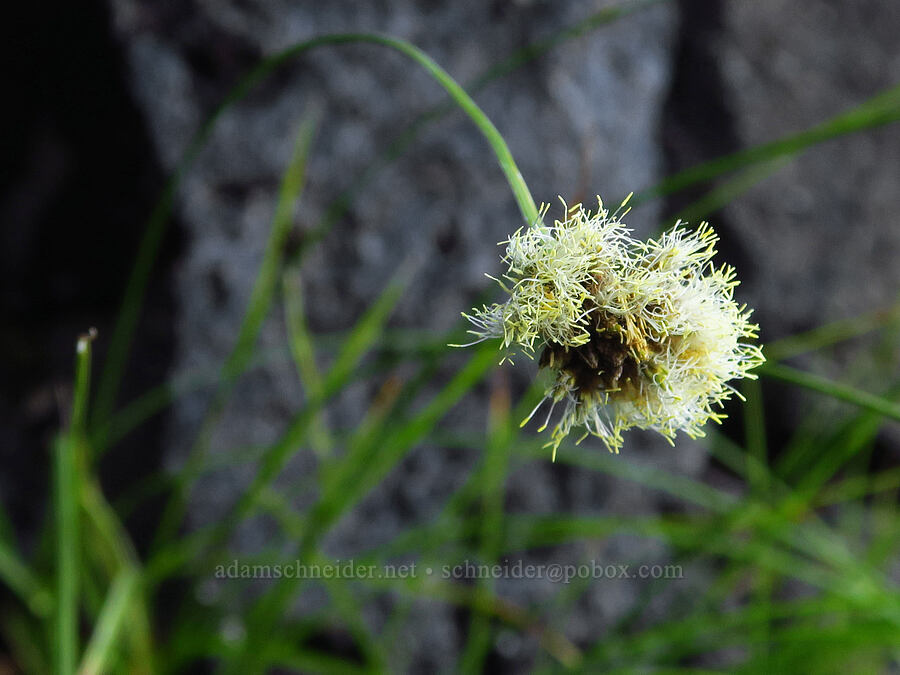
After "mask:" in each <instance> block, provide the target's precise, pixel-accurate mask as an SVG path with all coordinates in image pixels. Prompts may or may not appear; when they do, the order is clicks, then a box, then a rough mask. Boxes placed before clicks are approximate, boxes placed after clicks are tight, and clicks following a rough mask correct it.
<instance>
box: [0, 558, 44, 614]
mask: <svg viewBox="0 0 900 675" xmlns="http://www.w3.org/2000/svg"><path fill="white" fill-rule="evenodd" d="M0 581H3V583H4V584H5V585H6V586H7V588H9V589H10V590H11V591H12V592H13V593H15V594H16V595H17V596H18V597H19V599H20V600H21V601H22V603H23V604H24V605H25V606H26V607H28V609H29V610H30V611H31V612H32V614H34V615H35V616H38V617H46V616H48V615H49V614H50V612H51V611H52V609H53V606H54V602H53V595H52V594H51V592H50V589H48V588H47V587H46V586H45V585H44V584H43V583H42V582H41V581H40V580H39V579H38V577H37V576H36V575H35V573H34V572H33V571H32V570H31V568H29V567H28V565H27V564H26V563H25V561H24V560H22V558H21V557H20V556H19V553H18V551H16V550H15V549H13V548H12V547H11V546H10V545H9V544H8V543H7V542H5V541H0Z"/></svg>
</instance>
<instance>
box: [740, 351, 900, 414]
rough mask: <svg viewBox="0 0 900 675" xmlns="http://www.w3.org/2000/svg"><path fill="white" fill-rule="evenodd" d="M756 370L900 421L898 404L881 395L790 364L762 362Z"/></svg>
mask: <svg viewBox="0 0 900 675" xmlns="http://www.w3.org/2000/svg"><path fill="white" fill-rule="evenodd" d="M757 372H759V373H760V374H761V375H765V376H766V377H771V378H773V379H776V380H780V381H782V382H787V383H788V384H794V385H796V386H798V387H803V388H804V389H809V390H811V391H815V392H818V393H820V394H825V395H826V396H831V397H832V398H836V399H838V400H840V401H845V402H847V403H852V404H853V405H856V406H859V407H860V408H866V409H867V410H871V411H873V412H875V413H878V414H879V415H883V416H884V417H888V418H890V419H893V420H898V421H900V405H897V404H896V403H894V402H892V401H889V400H887V399H885V398H882V397H881V396H876V395H875V394H870V393H868V392H865V391H860V390H859V389H856V388H855V387H851V386H848V385H846V384H841V383H840V382H834V381H833V380H829V379H828V378H825V377H822V376H821V375H814V374H813V373H807V372H804V371H802V370H797V369H796V368H791V367H790V366H784V365H780V364H774V363H765V364H763V365H762V366H760V367H759V369H758V371H757Z"/></svg>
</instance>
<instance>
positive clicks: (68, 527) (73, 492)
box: [54, 331, 96, 675]
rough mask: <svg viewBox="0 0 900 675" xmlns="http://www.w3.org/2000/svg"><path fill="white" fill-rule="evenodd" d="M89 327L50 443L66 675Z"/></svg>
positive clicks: (72, 625) (69, 670) (74, 627)
mask: <svg viewBox="0 0 900 675" xmlns="http://www.w3.org/2000/svg"><path fill="white" fill-rule="evenodd" d="M95 335H96V333H95V332H94V331H91V333H90V334H88V335H82V336H81V337H80V338H79V339H78V344H77V347H76V361H75V391H74V395H73V401H72V419H71V423H70V427H69V429H68V431H66V432H65V433H63V434H62V435H61V436H60V437H59V438H58V439H57V440H56V443H55V444H54V454H55V463H54V466H55V472H54V473H55V475H54V497H55V504H56V621H55V627H56V630H55V647H56V648H55V652H54V663H55V666H56V672H57V673H58V675H72V674H73V673H74V672H75V665H76V663H77V660H78V577H79V574H80V571H79V566H78V562H79V558H80V551H81V546H80V534H79V516H78V487H79V483H80V480H79V476H78V462H77V458H76V453H77V452H78V447H79V444H80V443H83V442H84V438H85V423H86V419H87V405H88V399H89V396H90V373H91V341H92V340H93V339H94V337H95Z"/></svg>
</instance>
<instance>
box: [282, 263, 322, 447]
mask: <svg viewBox="0 0 900 675" xmlns="http://www.w3.org/2000/svg"><path fill="white" fill-rule="evenodd" d="M282 289H283V293H282V295H283V297H284V314H285V321H286V324H287V331H288V340H289V342H290V347H291V356H293V358H294V365H295V366H296V368H297V375H298V376H299V377H300V383H301V385H302V386H303V390H304V391H305V392H306V396H307V399H310V398H321V396H322V387H323V381H322V375H321V373H320V372H319V368H318V366H317V365H316V353H315V349H314V348H313V340H312V335H311V334H310V332H309V328H308V327H307V325H306V311H305V309H304V307H303V287H302V280H301V279H300V274H299V273H298V272H297V270H291V271H287V272H285V274H284V276H283V277H282ZM309 441H310V444H311V445H312V448H313V450H315V451H316V453H317V454H318V455H319V456H320V457H324V456H326V455H328V454H330V453H331V450H332V447H333V446H334V442H333V440H332V439H331V435H330V434H329V432H328V429H327V427H326V426H325V422H324V420H323V418H322V416H321V415H317V416H316V418H315V419H314V420H313V422H312V424H311V426H310V429H309Z"/></svg>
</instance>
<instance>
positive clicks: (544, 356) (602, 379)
mask: <svg viewBox="0 0 900 675" xmlns="http://www.w3.org/2000/svg"><path fill="white" fill-rule="evenodd" d="M540 365H541V367H542V368H545V367H547V368H554V369H556V370H561V371H563V372H565V373H567V374H568V375H570V376H571V377H572V380H573V382H574V383H575V386H576V387H578V389H579V390H581V391H614V390H617V389H622V388H624V387H625V386H626V385H627V384H628V383H630V382H637V378H638V361H637V359H635V357H634V355H633V354H632V353H631V350H630V349H629V347H628V345H627V344H626V343H624V342H623V341H622V340H621V339H620V336H619V335H614V334H610V333H597V332H592V334H591V339H590V341H589V342H587V343H586V344H583V345H581V346H579V347H566V346H563V345H560V344H556V343H549V344H548V345H547V346H546V347H544V351H543V352H542V353H541V360H540Z"/></svg>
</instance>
